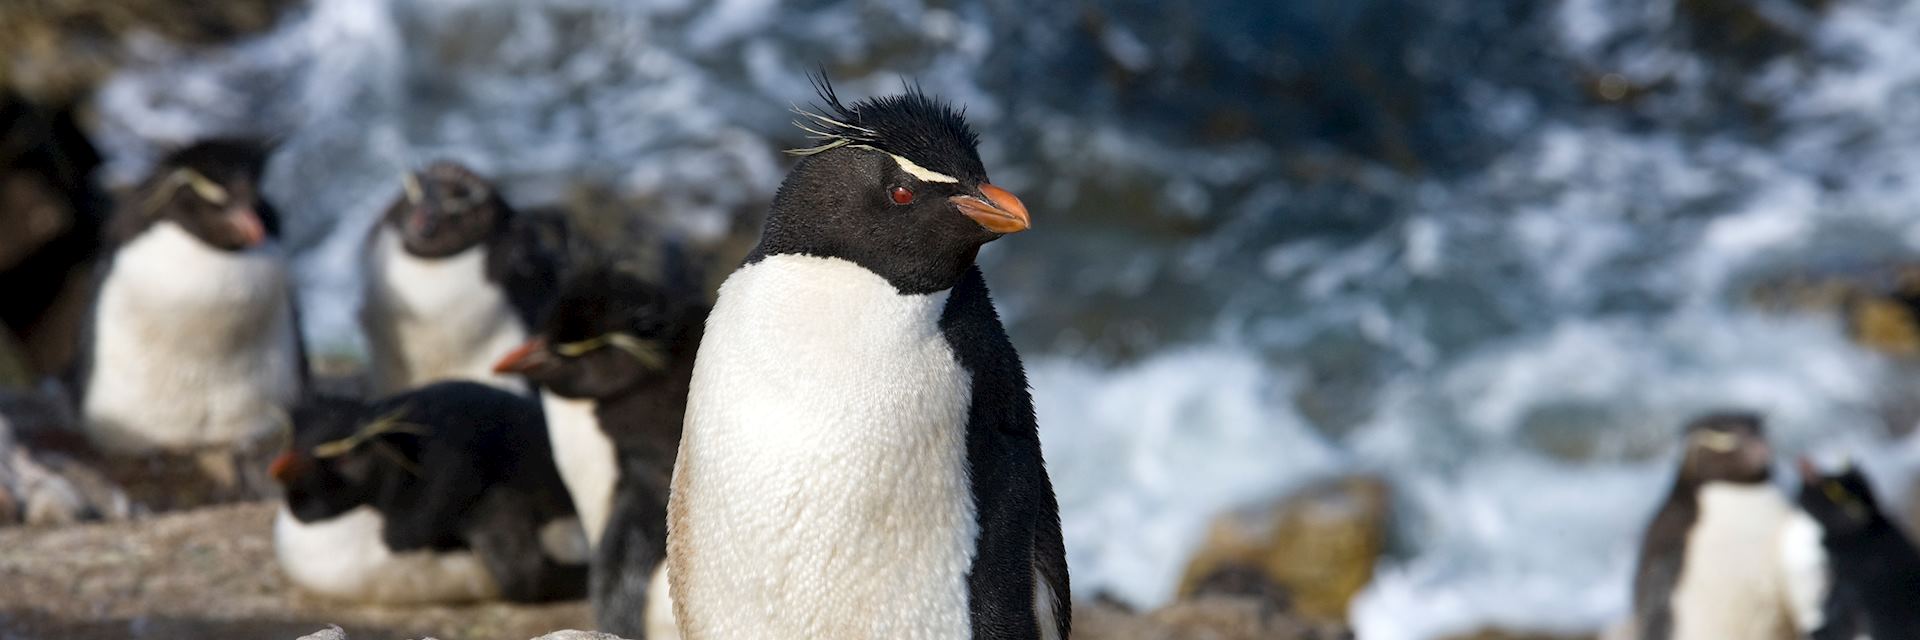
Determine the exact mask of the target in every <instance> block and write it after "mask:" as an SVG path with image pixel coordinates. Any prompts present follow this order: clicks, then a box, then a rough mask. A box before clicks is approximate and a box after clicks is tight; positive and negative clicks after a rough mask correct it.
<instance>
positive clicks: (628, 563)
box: [589, 457, 671, 640]
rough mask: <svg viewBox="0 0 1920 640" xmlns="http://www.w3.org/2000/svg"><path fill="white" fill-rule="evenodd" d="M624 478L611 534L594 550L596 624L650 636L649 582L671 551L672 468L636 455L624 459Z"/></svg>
mask: <svg viewBox="0 0 1920 640" xmlns="http://www.w3.org/2000/svg"><path fill="white" fill-rule="evenodd" d="M621 467H622V468H621V471H620V483H619V485H618V486H616V487H615V488H614V494H613V509H612V513H611V514H610V516H609V518H608V519H607V525H606V526H607V528H606V535H605V536H604V537H602V538H601V539H600V546H599V548H597V549H595V550H594V559H593V578H592V586H591V587H590V589H589V591H590V594H591V596H592V598H593V617H594V624H595V625H597V626H598V627H599V630H600V631H602V632H605V633H611V634H614V635H617V636H620V637H622V638H630V639H631V640H644V639H645V638H646V628H647V625H646V622H647V621H646V615H645V614H646V603H647V597H648V594H647V588H648V587H649V586H650V585H651V580H652V579H653V571H654V569H656V568H658V567H659V566H660V563H661V562H662V561H663V560H665V559H666V557H667V488H668V484H669V482H670V481H671V477H670V476H671V474H669V473H661V472H660V470H659V469H658V468H649V467H647V466H646V465H645V464H644V463H642V462H640V461H638V460H634V459H632V458H631V457H629V458H628V459H625V460H622V462H621Z"/></svg>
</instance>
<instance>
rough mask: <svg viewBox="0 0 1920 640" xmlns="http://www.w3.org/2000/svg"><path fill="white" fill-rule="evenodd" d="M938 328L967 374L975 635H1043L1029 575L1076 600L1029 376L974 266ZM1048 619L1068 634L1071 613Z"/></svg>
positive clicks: (1026, 639) (1061, 610)
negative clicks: (969, 385)
mask: <svg viewBox="0 0 1920 640" xmlns="http://www.w3.org/2000/svg"><path fill="white" fill-rule="evenodd" d="M940 328H941V331H942V333H943V334H944V335H945V337H946V340H947V344H948V345H950V346H951V347H952V349H953V351H954V355H955V356H956V357H957V358H958V359H959V361H960V365H961V366H962V367H964V368H965V369H966V370H967V371H968V372H969V373H970V374H972V376H973V390H972V391H973V395H972V402H971V404H970V405H969V407H968V410H967V466H968V473H969V477H970V480H971V483H972V488H973V496H974V505H975V511H976V515H975V517H976V518H977V521H978V524H979V537H978V538H977V539H976V540H975V545H974V546H975V554H974V560H973V567H972V569H971V570H970V571H969V572H968V575H967V589H968V593H969V596H970V598H969V607H970V609H971V611H970V613H971V614H972V619H973V624H972V626H973V637H974V638H978V639H983V640H984V639H997V638H1019V639H1021V640H1031V639H1033V638H1039V637H1041V635H1040V626H1039V625H1040V616H1038V615H1037V612H1036V611H1035V609H1034V604H1035V603H1034V588H1035V585H1034V578H1035V577H1036V576H1039V577H1041V578H1042V579H1044V580H1047V581H1048V584H1049V587H1050V588H1051V589H1052V590H1053V592H1054V593H1053V597H1054V600H1055V602H1059V603H1068V602H1072V601H1073V595H1072V593H1071V592H1070V588H1069V585H1068V583H1067V569H1066V555H1065V548H1064V546H1063V545H1062V544H1061V542H1060V521H1059V509H1058V508H1057V506H1056V504H1055V499H1054V496H1053V485H1052V483H1051V482H1050V481H1049V480H1048V478H1047V471H1046V467H1045V463H1044V462H1043V461H1042V458H1041V453H1040V434H1039V430H1038V427H1037V424H1036V420H1035V418H1034V413H1033V396H1032V395H1031V393H1030V392H1029V390H1028V389H1027V375H1026V371H1025V369H1023V368H1022V367H1021V365H1020V355H1019V353H1017V352H1015V351H1014V349H1013V342H1012V341H1011V340H1009V339H1008V338H1007V332H1006V329H1005V328H1004V327H1002V326H1001V324H1000V318H999V315H998V314H996V313H995V312H994V310H993V301H992V299H991V298H990V297H989V295H988V293H987V285H986V280H985V279H984V278H982V277H981V275H980V269H979V267H972V268H969V269H968V270H967V273H966V275H965V276H962V277H961V279H960V283H959V284H958V285H956V286H955V287H954V288H953V290H952V292H951V294H950V295H949V297H948V299H947V308H946V310H945V311H944V312H943V313H942V315H941V317H940ZM1054 613H1055V616H1054V619H1055V622H1056V624H1057V625H1058V628H1059V634H1060V637H1061V638H1066V637H1068V632H1069V630H1071V629H1072V625H1073V621H1072V617H1073V614H1072V611H1071V609H1070V608H1067V607H1055V611H1054Z"/></svg>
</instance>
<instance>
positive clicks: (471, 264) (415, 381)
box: [360, 162, 565, 394]
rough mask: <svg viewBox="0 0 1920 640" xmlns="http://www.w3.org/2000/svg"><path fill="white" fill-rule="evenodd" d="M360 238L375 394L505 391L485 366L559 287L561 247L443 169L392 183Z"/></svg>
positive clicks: (490, 192)
mask: <svg viewBox="0 0 1920 640" xmlns="http://www.w3.org/2000/svg"><path fill="white" fill-rule="evenodd" d="M401 187H402V188H401V193H400V195H399V196H398V197H397V198H395V201H394V203H393V206H392V207H390V208H388V209H387V213H386V215H385V216H384V217H382V218H381V220H380V223H379V224H377V225H375V226H374V228H373V232H372V234H371V236H370V237H369V238H368V241H367V242H368V248H367V271H366V273H367V283H366V289H365V298H364V299H363V300H362V303H361V307H360V324H361V327H362V328H363V329H365V330H366V333H367V343H368V347H369V351H370V352H371V354H370V355H371V356H372V361H373V362H372V370H373V387H374V390H375V392H376V393H380V394H390V393H399V392H401V391H405V390H407V389H413V388H416V387H420V386H422V385H425V384H428V383H431V382H436V381H440V380H474V381H478V382H483V383H487V384H491V385H494V386H497V387H500V388H503V389H508V390H512V391H521V392H524V391H526V389H527V387H526V383H525V382H524V381H522V380H520V379H518V378H515V377H512V376H504V375H499V374H495V373H494V372H493V370H492V366H491V365H492V364H493V359H494V358H496V357H498V356H499V354H501V353H504V352H506V350H508V349H511V348H513V347H514V346H515V345H518V344H520V343H521V342H523V341H525V340H526V339H527V332H528V331H529V329H530V328H531V327H532V326H533V323H534V318H536V317H537V316H538V314H539V313H540V311H541V310H542V309H544V308H545V305H546V304H547V302H548V301H549V299H550V298H551V295H552V291H553V290H554V287H555V286H556V285H557V281H558V279H559V276H558V273H559V269H560V266H559V264H560V262H561V260H562V254H564V251H565V247H564V238H562V239H559V240H554V239H552V238H545V237H542V236H541V232H542V231H544V229H542V228H539V227H537V226H535V225H534V224H533V223H532V221H530V220H529V219H527V218H525V217H523V216H521V215H519V214H518V213H516V212H515V211H514V210H513V209H512V208H511V207H509V206H508V205H507V202H506V200H504V199H502V198H501V197H500V194H499V192H498V191H497V190H496V189H494V187H493V185H492V184H490V183H488V182H487V181H486V180H485V179H484V178H481V177H480V176H479V175H477V174H475V173H474V172H473V171H471V170H469V169H467V168H466V167H464V166H461V165H459V164H456V163H453V162H438V163H435V164H433V165H432V166H429V167H427V168H426V170H424V171H421V172H419V173H408V174H406V175H405V176H402V179H401Z"/></svg>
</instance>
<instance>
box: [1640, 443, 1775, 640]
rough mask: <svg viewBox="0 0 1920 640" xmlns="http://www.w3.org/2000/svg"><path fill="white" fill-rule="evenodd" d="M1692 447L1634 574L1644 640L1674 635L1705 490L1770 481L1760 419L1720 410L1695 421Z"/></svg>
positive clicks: (1649, 530)
mask: <svg viewBox="0 0 1920 640" xmlns="http://www.w3.org/2000/svg"><path fill="white" fill-rule="evenodd" d="M1685 435H1686V438H1687V440H1686V449H1685V454H1684V457H1683V458H1682V460H1681V463H1680V470H1679V473H1678V474H1676V475H1675V477H1674V483H1673V489H1672V490H1671V491H1670V492H1669V493H1668V494H1667V499H1666V502H1665V503H1663V504H1661V505H1660V510H1659V511H1658V512H1657V513H1655V514H1654V517H1653V521H1652V522H1651V523H1649V524H1648V525H1647V530H1646V534H1645V536H1644V537H1643V538H1642V540H1641V543H1640V559H1639V564H1638V567H1637V568H1636V570H1635V572H1634V578H1633V611H1634V619H1635V621H1636V624H1637V625H1638V627H1639V631H1640V633H1639V636H1638V637H1639V638H1640V640H1667V639H1668V637H1669V636H1670V635H1671V634H1672V633H1673V609H1672V600H1673V590H1674V589H1675V588H1676V587H1678V586H1679V584H1680V569H1681V567H1682V566H1683V565H1684V564H1685V562H1686V557H1687V534H1688V532H1689V531H1691V530H1692V529H1693V525H1694V523H1695V522H1696V521H1697V520H1699V518H1700V495H1699V494H1700V489H1701V488H1702V487H1704V486H1706V485H1707V484H1708V483H1713V482H1725V483H1734V484H1758V483H1765V482H1766V481H1767V477H1768V470H1769V464H1768V462H1769V459H1768V456H1769V455H1770V450H1769V449H1768V448H1767V444H1766V435H1765V433H1764V431H1763V430H1762V427H1761V422H1760V418H1759V417H1758V416H1755V415H1752V414H1745V413H1716V414H1710V415H1706V416H1703V417H1701V418H1698V419H1696V420H1694V421H1693V422H1691V423H1689V424H1688V425H1687V426H1686V429H1685Z"/></svg>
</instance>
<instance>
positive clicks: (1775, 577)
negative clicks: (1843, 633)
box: [1672, 483, 1797, 640]
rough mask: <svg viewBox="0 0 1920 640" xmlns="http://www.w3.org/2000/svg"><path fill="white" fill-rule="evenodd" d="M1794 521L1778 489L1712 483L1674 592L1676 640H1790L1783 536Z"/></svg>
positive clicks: (1706, 490) (1702, 494)
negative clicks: (1741, 639)
mask: <svg viewBox="0 0 1920 640" xmlns="http://www.w3.org/2000/svg"><path fill="white" fill-rule="evenodd" d="M1794 514H1795V510H1794V508H1793V507H1792V505H1789V504H1788V503H1787V501H1786V498H1785V497H1784V496H1783V495H1781V493H1780V491H1779V490H1778V489H1775V488H1774V487H1773V486H1771V485H1766V484H1761V485H1734V484H1724V483H1710V484H1708V485H1707V486H1706V487H1704V488H1702V489H1701V490H1700V516H1699V520H1697V521H1696V522H1695V523H1694V526H1693V529H1692V531H1691V532H1690V533H1689V534H1688V536H1687V557H1686V561H1685V563H1684V564H1683V565H1682V566H1681V568H1680V582H1679V584H1678V585H1676V586H1675V588H1674V591H1673V602H1672V606H1673V640H1724V639H1727V638H1744V639H1752V640H1775V639H1778V640H1790V639H1792V638H1795V637H1797V636H1796V634H1795V633H1794V630H1793V621H1792V616H1791V614H1790V613H1789V611H1790V610H1791V606H1790V604H1789V601H1788V586H1787V581H1786V579H1785V578H1786V576H1785V574H1784V572H1783V570H1782V566H1781V562H1780V559H1781V551H1782V549H1783V542H1782V541H1783V538H1782V536H1783V534H1784V533H1785V532H1786V527H1787V524H1788V523H1789V522H1790V521H1791V519H1792V518H1793V516H1794Z"/></svg>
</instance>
